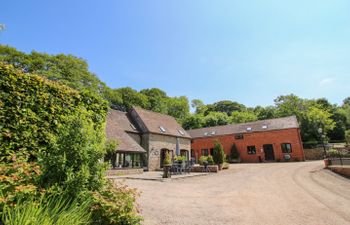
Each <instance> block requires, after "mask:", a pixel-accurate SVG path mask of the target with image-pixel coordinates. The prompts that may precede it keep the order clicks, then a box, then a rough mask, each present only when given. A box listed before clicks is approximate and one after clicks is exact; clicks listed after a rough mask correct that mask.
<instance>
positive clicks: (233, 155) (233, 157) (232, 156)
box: [230, 144, 241, 163]
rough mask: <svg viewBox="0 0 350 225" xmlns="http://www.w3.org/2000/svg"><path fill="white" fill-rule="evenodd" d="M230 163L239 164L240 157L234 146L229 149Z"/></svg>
mask: <svg viewBox="0 0 350 225" xmlns="http://www.w3.org/2000/svg"><path fill="white" fill-rule="evenodd" d="M230 161H231V162H233V163H240V162H241V157H240V154H239V151H238V149H237V146H236V144H233V145H232V147H231V154H230Z"/></svg>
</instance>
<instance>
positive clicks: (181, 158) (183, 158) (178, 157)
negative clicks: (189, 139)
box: [175, 155, 187, 162]
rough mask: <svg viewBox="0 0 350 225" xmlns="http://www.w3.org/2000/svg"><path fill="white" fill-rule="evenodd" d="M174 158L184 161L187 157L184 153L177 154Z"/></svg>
mask: <svg viewBox="0 0 350 225" xmlns="http://www.w3.org/2000/svg"><path fill="white" fill-rule="evenodd" d="M175 160H176V161H181V162H185V161H186V160H187V158H186V156H184V155H177V156H175Z"/></svg>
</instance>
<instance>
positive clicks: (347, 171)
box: [327, 166, 350, 178]
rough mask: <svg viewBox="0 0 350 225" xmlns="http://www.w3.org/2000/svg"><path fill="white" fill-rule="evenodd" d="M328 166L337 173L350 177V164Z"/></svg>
mask: <svg viewBox="0 0 350 225" xmlns="http://www.w3.org/2000/svg"><path fill="white" fill-rule="evenodd" d="M327 168H328V169H330V170H331V171H333V172H335V173H338V174H340V175H343V176H346V177H349V178H350V166H328V167H327Z"/></svg>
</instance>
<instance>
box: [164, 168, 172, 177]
mask: <svg viewBox="0 0 350 225" xmlns="http://www.w3.org/2000/svg"><path fill="white" fill-rule="evenodd" d="M170 168H171V165H163V178H170V177H171V173H170Z"/></svg>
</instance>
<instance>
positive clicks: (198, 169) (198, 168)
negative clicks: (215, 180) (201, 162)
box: [191, 165, 219, 173]
mask: <svg viewBox="0 0 350 225" xmlns="http://www.w3.org/2000/svg"><path fill="white" fill-rule="evenodd" d="M208 170H209V171H210V172H213V173H217V172H218V171H219V167H218V166H217V165H209V166H208ZM191 172H205V171H204V166H193V167H192V170H191Z"/></svg>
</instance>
